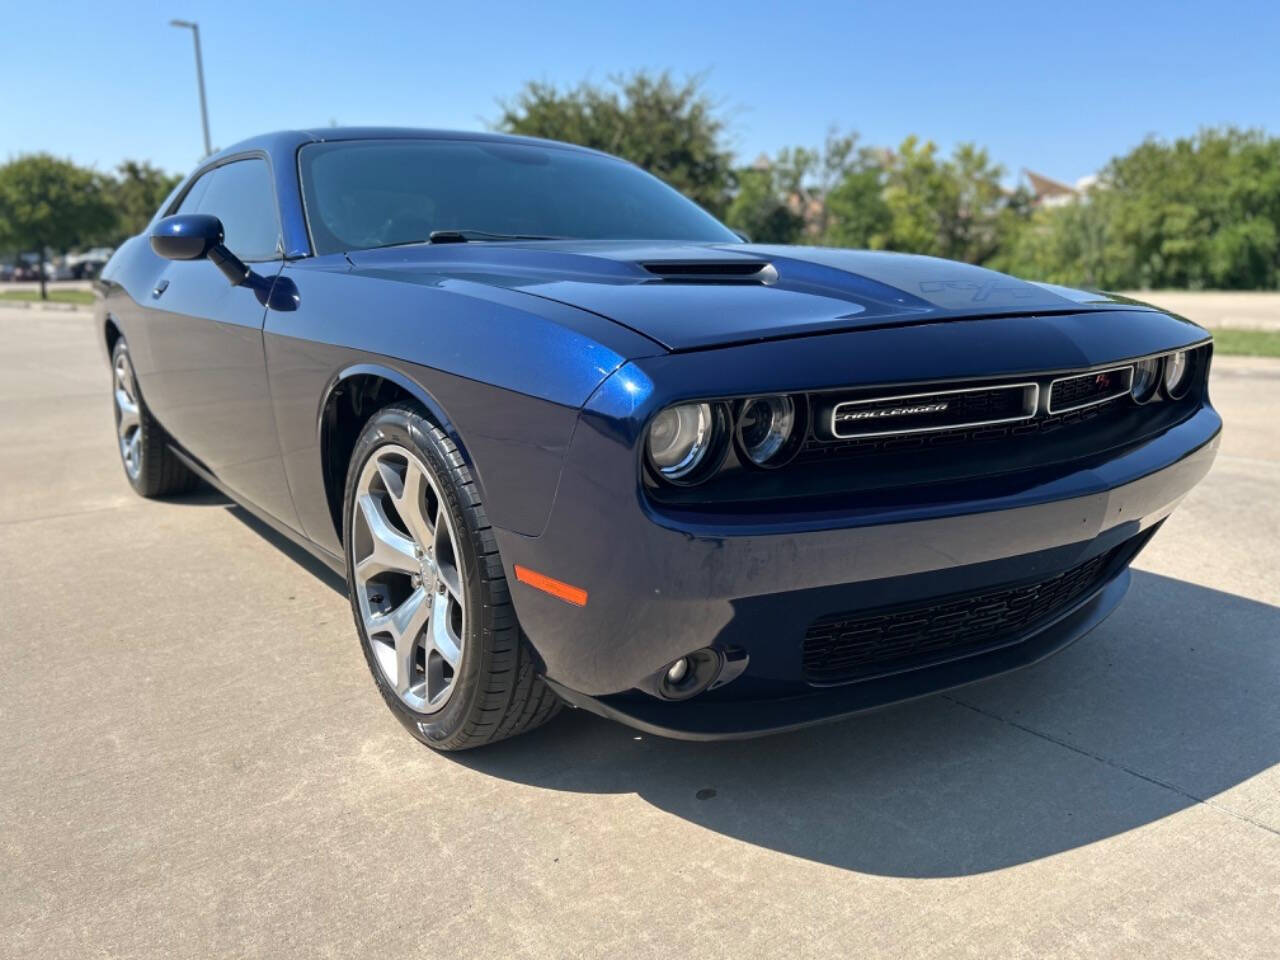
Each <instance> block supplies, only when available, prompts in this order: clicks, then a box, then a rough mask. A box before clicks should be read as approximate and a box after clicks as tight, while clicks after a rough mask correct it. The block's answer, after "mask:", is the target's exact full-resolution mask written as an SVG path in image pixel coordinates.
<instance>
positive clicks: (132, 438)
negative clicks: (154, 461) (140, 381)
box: [112, 351, 142, 480]
mask: <svg viewBox="0 0 1280 960" xmlns="http://www.w3.org/2000/svg"><path fill="white" fill-rule="evenodd" d="M112 376H113V379H114V380H115V384H114V387H115V390H114V395H115V408H116V410H115V412H116V435H117V436H118V438H119V440H120V457H121V459H122V460H124V469H125V472H127V473H128V474H129V479H131V480H137V479H138V474H139V473H141V472H142V419H141V417H140V416H139V413H138V396H137V393H136V388H135V387H134V385H133V370H132V369H131V368H130V366H129V354H128V353H127V352H124V351H121V352H120V353H118V354H116V362H115V365H114V366H113V367H112Z"/></svg>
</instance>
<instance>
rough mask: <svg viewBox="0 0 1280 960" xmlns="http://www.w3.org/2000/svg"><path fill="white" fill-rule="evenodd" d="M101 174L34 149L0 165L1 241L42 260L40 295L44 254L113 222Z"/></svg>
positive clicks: (97, 232)
mask: <svg viewBox="0 0 1280 960" xmlns="http://www.w3.org/2000/svg"><path fill="white" fill-rule="evenodd" d="M114 217H115V214H114V211H113V210H112V209H111V205H110V204H109V203H108V202H107V199H106V197H105V195H104V190H103V178H102V177H101V176H100V175H99V174H96V173H94V172H93V171H92V170H86V169H85V168H83V167H78V166H76V165H75V164H74V163H72V162H71V161H69V160H59V159H58V158H57V157H54V156H51V155H50V154H47V153H33V154H27V155H25V156H20V157H17V158H16V159H14V160H10V161H9V162H8V163H6V164H5V165H4V166H0V246H9V247H12V248H14V249H16V250H18V251H20V252H25V251H32V252H35V253H36V254H37V256H38V257H39V260H40V297H41V298H42V299H47V298H48V292H47V291H46V289H45V277H44V266H45V254H46V251H47V250H48V249H54V250H57V251H60V252H65V251H66V250H68V249H70V248H71V247H73V246H75V245H76V244H77V243H80V242H82V241H85V240H90V239H93V238H96V237H100V236H102V235H103V234H105V233H106V232H107V230H109V229H110V227H111V225H112V223H113V222H114Z"/></svg>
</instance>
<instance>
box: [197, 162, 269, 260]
mask: <svg viewBox="0 0 1280 960" xmlns="http://www.w3.org/2000/svg"><path fill="white" fill-rule="evenodd" d="M206 180H207V181H209V184H208V186H207V187H206V188H204V191H203V195H202V196H201V197H200V199H199V200H198V201H197V205H196V207H195V209H194V210H190V209H187V206H188V204H187V201H188V200H190V198H191V194H187V198H186V199H184V200H183V202H182V208H181V212H183V213H211V214H213V215H214V216H215V217H217V218H218V219H219V220H221V221H222V229H223V232H224V234H225V236H226V241H225V242H226V245H227V248H228V249H229V250H230V251H231V252H232V253H234V254H235V255H236V256H237V257H239V258H240V259H241V260H272V259H274V258H276V257H278V256H279V255H280V251H281V247H282V245H281V242H280V218H279V215H278V213H277V211H276V194H275V190H273V189H272V187H271V170H270V168H268V167H267V163H266V161H265V160H258V159H256V158H255V159H249V160H236V161H235V162H234V163H228V164H224V165H223V166H221V167H217V168H216V169H214V170H211V171H209V172H208V173H207V174H205V175H204V176H203V177H201V178H200V181H199V182H197V183H196V185H195V187H194V188H193V190H192V193H194V192H195V191H196V190H200V189H201V184H202V183H203V182H204V181H206Z"/></svg>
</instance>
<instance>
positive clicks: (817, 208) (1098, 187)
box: [496, 72, 1280, 289]
mask: <svg viewBox="0 0 1280 960" xmlns="http://www.w3.org/2000/svg"><path fill="white" fill-rule="evenodd" d="M496 126H497V127H498V128H499V129H502V130H506V131H509V132H512V133H522V134H528V135H531V136H539V137H550V138H552V139H559V140H568V141H572V142H574V143H580V144H584V145H586V146H591V147H595V148H597V149H601V150H606V151H608V152H610V153H615V154H618V155H620V156H623V157H626V158H627V159H629V160H631V161H633V162H635V163H637V164H639V165H640V166H642V167H644V168H646V169H648V170H649V171H651V172H652V173H654V174H656V175H658V176H660V177H662V178H663V179H664V180H666V181H667V182H668V183H670V184H671V185H672V186H674V187H676V188H678V189H680V190H682V191H683V192H684V193H685V194H686V195H687V196H689V197H691V198H692V199H694V200H696V201H697V202H698V203H700V204H701V205H702V206H703V207H705V208H706V209H707V210H709V211H711V212H712V213H714V214H716V215H717V216H719V217H721V218H722V219H724V220H725V222H727V223H728V224H729V225H730V226H731V227H733V228H734V229H736V230H740V231H742V232H743V233H745V234H747V235H749V236H750V237H751V239H752V240H755V241H758V242H768V243H813V244H822V245H828V246H840V247H866V248H871V249H877V250H898V251H906V252H913V253H924V254H930V255H933V256H940V257H949V258H953V259H957V260H964V261H966V262H969V263H976V264H981V265H984V266H989V267H992V268H994V269H998V270H1004V271H1007V272H1010V273H1013V274H1016V275H1018V276H1025V277H1029V278H1033V279H1040V280H1048V281H1051V282H1056V283H1067V284H1078V285H1085V286H1095V287H1102V288H1110V289H1126V288H1139V287H1148V288H1150V287H1174V288H1193V289H1194V288H1216V289H1274V288H1276V287H1278V286H1280V138H1275V137H1268V136H1266V135H1264V134H1262V133H1261V132H1257V131H1240V130H1236V129H1233V128H1225V129H1206V130H1203V131H1201V132H1200V133H1199V134H1197V135H1196V136H1194V137H1186V138H1182V139H1178V140H1175V141H1173V142H1172V143H1168V142H1164V141H1160V140H1155V139H1148V140H1146V141H1144V142H1143V143H1142V144H1140V145H1139V146H1138V147H1136V148H1134V149H1133V150H1131V151H1129V152H1128V153H1126V154H1124V155H1123V156H1119V157H1116V158H1114V159H1113V160H1111V161H1110V162H1109V163H1108V164H1107V165H1106V167H1104V168H1103V170H1102V171H1101V172H1100V174H1099V176H1098V180H1097V183H1096V184H1095V185H1094V186H1092V187H1091V188H1090V189H1088V190H1087V191H1085V193H1084V194H1083V195H1082V196H1081V197H1080V198H1079V199H1078V200H1077V201H1075V202H1071V203H1067V204H1064V205H1061V206H1053V207H1038V208H1037V207H1035V206H1033V204H1032V197H1031V195H1030V194H1029V193H1028V191H1026V190H1025V189H1023V188H1018V189H1012V190H1011V189H1007V188H1006V187H1005V186H1004V182H1005V179H1006V171H1005V169H1004V168H1003V167H1001V166H1000V165H999V164H996V163H994V162H993V161H992V160H991V158H990V156H989V155H988V154H987V152H986V150H984V149H982V148H980V147H978V146H977V145H975V144H972V143H965V144H960V145H959V146H957V147H956V148H955V149H954V150H953V151H952V152H951V154H950V155H949V156H948V155H944V154H942V153H941V152H940V151H939V150H938V147H937V146H936V145H935V144H934V143H933V142H932V141H927V140H920V139H918V138H916V137H908V138H907V139H906V140H904V141H903V142H902V143H901V144H899V145H898V146H896V147H895V148H892V149H876V148H872V147H869V146H867V145H864V144H861V143H860V142H859V139H858V137H857V135H856V134H840V133H838V132H832V133H830V134H828V136H827V138H826V141H825V142H824V143H823V144H822V145H821V146H819V147H816V148H807V147H792V148H787V149H784V150H781V151H779V152H778V154H777V155H776V156H774V157H770V158H762V160H764V161H765V162H757V163H755V164H752V165H750V166H746V167H742V166H735V164H734V162H733V154H732V151H731V150H730V148H729V146H728V145H727V142H726V134H727V130H728V124H727V122H726V120H725V119H724V117H723V115H722V111H721V110H720V109H719V108H718V106H717V104H716V103H715V102H714V101H712V100H711V99H710V97H709V96H708V95H707V94H706V93H705V91H704V89H703V86H702V83H701V81H700V79H699V78H696V77H695V78H692V79H690V80H686V81H684V82H677V81H675V80H673V79H672V77H671V76H670V74H667V73H662V74H657V75H653V74H647V73H643V72H641V73H636V74H632V75H631V76H628V77H618V78H615V79H613V80H611V81H610V82H609V84H608V85H606V86H596V85H591V84H582V85H580V86H578V87H576V88H572V89H569V90H560V89H558V88H556V87H553V86H549V85H547V84H544V83H532V84H529V85H528V86H526V87H525V89H524V90H523V91H521V93H520V94H519V95H518V96H517V97H516V98H515V99H514V100H512V101H510V102H508V103H506V104H504V105H503V110H502V114H501V116H500V118H499V119H498V122H497V124H496Z"/></svg>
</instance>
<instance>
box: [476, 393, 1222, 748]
mask: <svg viewBox="0 0 1280 960" xmlns="http://www.w3.org/2000/svg"><path fill="white" fill-rule="evenodd" d="M1220 429H1221V420H1220V419H1219V417H1218V415H1217V414H1216V413H1215V412H1214V411H1213V409H1212V408H1211V407H1209V406H1208V405H1207V404H1206V405H1204V406H1202V407H1201V408H1199V409H1198V410H1197V411H1196V412H1195V413H1194V414H1193V415H1192V416H1190V417H1189V418H1188V419H1187V420H1185V421H1183V422H1182V423H1180V424H1178V425H1177V426H1175V427H1173V428H1171V429H1169V430H1167V431H1166V432H1164V433H1162V434H1160V435H1158V436H1156V437H1154V438H1152V439H1150V440H1149V441H1147V442H1145V443H1142V444H1141V445H1139V446H1137V447H1135V448H1131V449H1129V450H1127V451H1126V452H1124V453H1123V454H1121V455H1119V456H1116V457H1114V458H1113V459H1110V460H1108V461H1106V462H1105V463H1102V464H1094V465H1092V466H1089V467H1087V468H1081V469H1077V470H1074V471H1070V472H1067V473H1065V474H1061V475H1058V476H1054V477H1052V478H1040V479H1039V481H1037V482H1033V483H1030V484H1029V485H1028V486H1026V487H1024V488H1021V489H1017V490H1015V491H1013V492H1010V491H1009V490H1004V491H1003V492H1002V493H1001V494H1000V495H998V496H993V497H990V498H988V499H983V500H976V501H975V500H970V501H962V502H944V503H937V502H934V503H930V504H927V505H922V506H919V507H911V508H904V507H900V508H894V509H883V510H872V511H865V512H860V513H857V514H855V515H842V516H840V517H836V518H832V517H824V516H819V517H809V518H797V517H794V516H792V517H788V518H785V519H770V518H764V519H761V520H759V522H752V523H751V524H750V525H745V526H744V525H742V524H738V525H734V526H732V527H728V526H724V525H720V526H716V525H713V524H709V523H708V524H695V523H689V522H677V521H673V520H672V519H671V518H670V517H668V516H665V515H662V514H660V513H658V512H656V511H655V510H654V508H652V507H651V506H650V505H648V504H647V502H646V501H645V500H644V499H643V497H639V496H637V497H635V498H630V497H624V496H619V495H618V493H617V491H619V490H628V489H630V488H632V487H634V471H635V461H634V459H632V458H630V457H625V456H619V455H618V452H617V448H618V447H619V443H618V438H616V437H612V436H610V435H609V434H608V432H607V431H606V430H604V429H593V428H592V424H591V422H590V420H589V419H584V423H583V425H582V426H580V428H579V431H578V433H577V434H576V435H575V438H574V442H573V444H572V449H571V451H570V454H569V457H568V458H567V459H566V462H565V469H564V472H563V474H562V477H561V484H560V491H559V493H558V495H557V499H556V504H555V506H554V508H553V511H552V515H551V519H550V521H549V523H548V526H547V529H546V530H545V531H544V533H543V534H542V535H541V536H540V537H536V538H531V537H521V536H517V535H513V534H510V533H508V532H503V531H498V537H499V546H500V548H501V551H502V556H503V560H504V563H505V564H506V565H507V569H508V576H509V577H510V576H511V568H512V567H513V566H514V564H517V563H518V564H521V565H523V566H526V567H529V568H531V569H534V570H539V571H543V572H545V573H547V574H549V575H551V576H554V577H557V578H559V579H561V580H564V581H566V582H569V583H572V584H576V585H580V586H582V587H584V588H585V589H586V590H587V591H588V594H589V602H588V603H587V605H586V606H584V607H581V608H576V607H570V606H569V605H567V604H565V603H564V602H562V601H560V600H557V599H555V598H553V597H551V596H548V595H546V594H544V593H539V592H538V591H535V590H532V589H531V588H528V587H526V586H524V585H523V584H517V585H516V586H515V587H514V597H515V603H516V607H517V613H518V615H519V617H520V621H521V624H522V626H523V627H524V629H525V631H526V633H527V634H528V636H529V638H530V640H531V642H532V643H533V645H534V647H535V649H536V650H537V652H538V654H539V655H540V657H541V658H542V660H543V663H544V666H545V675H546V677H547V679H548V681H549V682H550V683H552V685H553V686H554V687H555V689H556V690H557V691H558V692H559V693H560V694H561V696H563V697H564V698H565V699H566V700H568V701H569V702H571V703H574V704H576V705H578V706H582V707H586V708H588V709H591V710H594V711H596V712H599V713H602V714H604V715H606V716H611V717H614V718H616V719H619V720H622V721H623V722H626V723H629V724H632V725H634V726H637V727H640V728H642V729H647V730H650V731H652V732H657V733H663V734H666V735H672V736H685V737H693V738H717V737H731V736H749V735H753V734H758V733H763V732H767V731H773V730H784V729H790V728H793V727H797V726H803V725H806V724H809V723H814V722H818V721H820V720H825V719H830V718H834V717H838V716H843V715H845V714H848V713H852V712H857V711H860V710H865V709H870V708H874V707H879V706H883V705H885V704H887V703H892V702H896V701H899V700H903V699H908V698H911V697H916V696H922V695H925V694H928V693H931V692H935V691H937V690H941V689H945V688H947V687H952V686H955V685H957V684H963V683H968V682H971V681H973V680H977V679H981V678H983V677H987V676H991V675H993V674H996V673H999V672H1002V671H1004V670H1008V669H1012V668H1014V667H1018V666H1022V665H1025V664H1027V663H1030V662H1034V661H1035V660H1038V659H1040V658H1042V657H1044V656H1047V655H1049V654H1051V653H1053V652H1054V651H1056V650H1058V649H1060V648H1062V647H1063V646H1065V645H1066V644H1068V643H1070V642H1071V641H1073V640H1075V639H1077V638H1078V637H1080V636H1082V635H1083V634H1084V633H1086V632H1087V631H1088V630H1089V629H1091V628H1092V627H1093V626H1095V625H1096V624H1097V623H1098V622H1100V621H1101V620H1102V619H1103V618H1104V617H1105V616H1106V615H1107V614H1108V613H1109V612H1110V611H1111V610H1112V609H1114V607H1115V606H1116V604H1117V603H1118V602H1119V600H1120V599H1121V597H1122V596H1123V594H1124V591H1125V589H1126V587H1127V584H1128V572H1127V562H1128V560H1129V559H1131V558H1132V553H1130V554H1129V555H1128V556H1126V557H1125V560H1124V564H1123V565H1122V566H1121V567H1120V569H1118V570H1114V571H1111V572H1110V573H1109V576H1108V579H1106V580H1105V582H1103V583H1102V584H1101V585H1100V586H1098V587H1096V588H1095V589H1094V590H1093V591H1092V592H1091V593H1090V594H1089V595H1087V596H1085V597H1082V598H1078V599H1077V600H1076V601H1075V602H1074V603H1073V604H1072V605H1071V606H1070V609H1068V610H1065V611H1059V612H1058V613H1057V614H1056V619H1054V620H1053V621H1052V622H1051V623H1048V624H1046V623H1043V622H1042V623H1038V624H1036V625H1035V627H1034V629H1033V631H1032V632H1031V634H1030V635H1025V636H1023V637H1020V638H1018V639H1019V640H1020V642H1018V643H1016V644H1013V645H1010V646H1005V647H1002V648H1001V649H998V650H992V651H989V652H986V653H981V654H977V655H974V656H969V657H967V658H965V659H960V660H954V661H951V662H948V663H941V664H934V665H931V666H926V667H922V668H920V669H915V670H912V671H909V672H906V673H900V674H896V675H894V676H890V677H881V678H878V679H872V680H865V681H859V682H852V683H845V684H843V685H840V686H836V687H824V688H819V687H815V686H812V685H810V684H809V683H807V682H806V681H805V679H804V676H803V673H802V669H801V648H802V642H803V636H804V632H805V630H806V628H807V627H808V626H809V624H810V623H812V621H813V620H814V619H815V618H817V617H820V616H822V615H824V614H828V613H832V612H836V611H849V610H861V609H866V608H873V607H874V608H879V607H886V606H892V605H894V604H902V603H908V602H915V601H919V600H920V599H922V598H930V597H943V596H948V595H951V594H960V593H965V592H970V591H977V590H981V589H984V588H987V587H991V586H994V585H1001V584H1009V583H1014V582H1019V581H1028V580H1031V579H1034V578H1040V579H1044V578H1048V577H1051V576H1053V575H1055V574H1057V573H1060V572H1063V571H1066V570H1068V569H1071V568H1073V567H1075V566H1077V565H1078V564H1080V563H1082V562H1084V561H1086V560H1088V559H1090V558H1091V557H1094V556H1097V555H1099V554H1102V553H1104V552H1106V551H1110V550H1113V549H1116V548H1117V547H1119V546H1120V545H1121V544H1124V543H1126V542H1133V543H1134V544H1136V545H1140V543H1141V542H1142V540H1141V535H1142V534H1143V533H1144V532H1147V531H1150V530H1151V529H1152V528H1153V527H1154V526H1155V525H1157V524H1158V523H1160V522H1161V521H1162V520H1163V519H1164V518H1165V517H1167V516H1168V514H1169V513H1170V512H1171V511H1172V510H1173V508H1174V506H1175V505H1176V504H1177V503H1178V501H1179V500H1180V499H1181V498H1182V497H1183V496H1184V495H1185V494H1186V493H1187V492H1188V491H1189V490H1190V489H1191V488H1192V487H1193V486H1195V484H1196V483H1197V482H1199V480H1200V479H1201V478H1202V477H1203V476H1204V475H1205V474H1206V473H1207V472H1208V470H1209V467H1210V465H1211V464H1212V462H1213V458H1214V456H1215V454H1216V451H1217V445H1218V435H1219V432H1220ZM1135 552H1136V546H1135ZM704 646H717V647H720V648H722V649H723V648H738V649H740V650H745V651H746V653H747V655H748V657H749V663H748V667H747V669H746V671H745V673H744V674H743V675H742V676H741V677H740V678H738V679H737V680H734V681H733V682H732V683H730V684H728V685H726V686H725V687H723V688H721V689H719V690H713V691H710V692H708V693H704V694H702V695H700V696H698V697H696V698H695V699H693V700H690V701H687V702H683V703H670V702H666V701H662V700H659V699H656V698H654V697H651V696H649V695H647V694H642V693H638V692H635V688H637V687H640V686H642V685H644V684H645V682H646V681H647V680H648V679H649V678H651V677H652V676H653V675H654V674H655V672H657V671H660V670H661V669H662V668H663V667H664V666H665V665H666V664H668V663H670V662H671V661H673V660H675V659H676V658H678V657H681V656H683V655H685V654H687V653H689V652H691V651H692V650H694V649H697V648H700V647H704Z"/></svg>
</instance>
